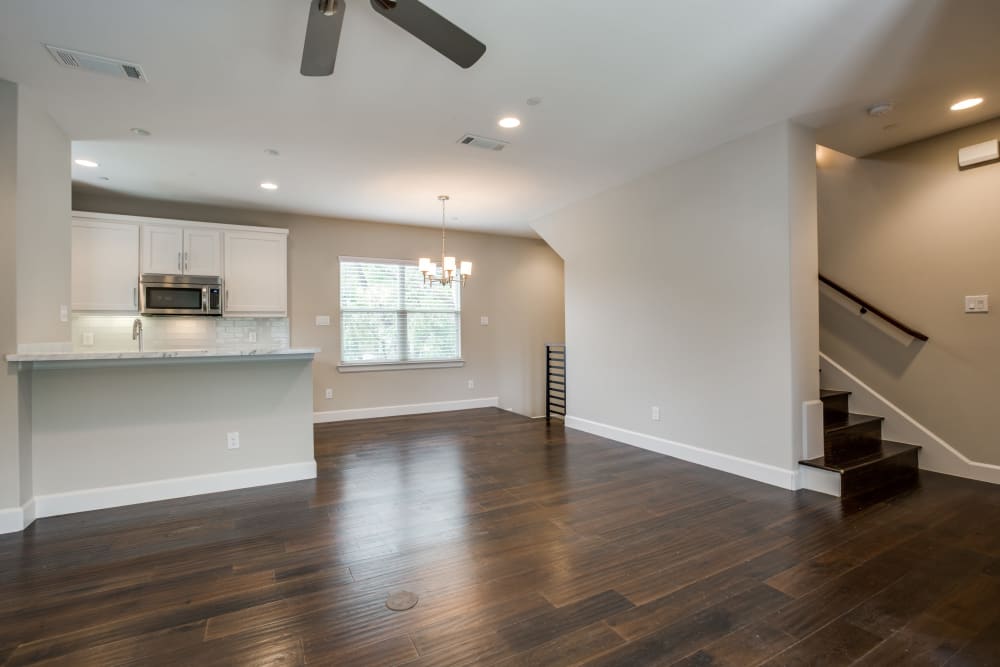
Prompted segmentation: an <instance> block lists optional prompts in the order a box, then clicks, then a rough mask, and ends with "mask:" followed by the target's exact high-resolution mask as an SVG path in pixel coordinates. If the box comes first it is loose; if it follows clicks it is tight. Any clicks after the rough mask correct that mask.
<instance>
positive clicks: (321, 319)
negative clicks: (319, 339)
mask: <svg viewBox="0 0 1000 667" xmlns="http://www.w3.org/2000/svg"><path fill="white" fill-rule="evenodd" d="M316 326H318V327H328V326H330V316H329V315H317V316H316Z"/></svg>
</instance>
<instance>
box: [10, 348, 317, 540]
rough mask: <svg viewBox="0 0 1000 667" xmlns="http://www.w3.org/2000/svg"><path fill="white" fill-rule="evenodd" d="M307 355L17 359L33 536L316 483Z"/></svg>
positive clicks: (245, 352)
mask: <svg viewBox="0 0 1000 667" xmlns="http://www.w3.org/2000/svg"><path fill="white" fill-rule="evenodd" d="M317 351H318V350H316V349H312V348H307V349H302V348H262V349H219V350H211V349H201V350H166V351H145V352H135V351H132V352H68V353H39V354H10V355H7V357H6V360H7V362H8V372H17V373H18V375H19V378H20V380H21V382H22V383H24V384H26V385H27V386H26V390H27V393H28V395H30V405H29V406H28V409H29V410H30V413H31V416H30V425H31V429H30V439H31V466H30V467H31V494H32V497H33V499H32V500H31V501H29V503H28V505H27V506H26V507H25V508H24V510H25V524H28V523H30V521H31V520H32V519H33V518H34V517H43V516H53V515H58V514H67V513H71V512H81V511H86V510H92V509H100V508H106V507H116V506H120V505H130V504H134V503H141V502H149V501H153V500H162V499H166V498H177V497H182V496H192V495H197V494H202V493H211V492H216V491H226V490H231V489H238V488H246V487H252V486H259V485H263V484H273V483H278V482H289V481H294V480H304V479H311V478H314V477H315V476H316V463H315V459H314V456H313V435H312V422H313V419H312V413H313V407H312V360H313V357H314V355H315V353H316V352H317Z"/></svg>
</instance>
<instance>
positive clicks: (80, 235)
mask: <svg viewBox="0 0 1000 667" xmlns="http://www.w3.org/2000/svg"><path fill="white" fill-rule="evenodd" d="M72 243H73V249H72V285H71V292H72V300H73V310H79V311H95V310H99V311H121V312H129V313H135V312H138V310H139V227H138V226H136V225H132V224H128V223H117V222H101V221H95V220H74V221H73V242H72Z"/></svg>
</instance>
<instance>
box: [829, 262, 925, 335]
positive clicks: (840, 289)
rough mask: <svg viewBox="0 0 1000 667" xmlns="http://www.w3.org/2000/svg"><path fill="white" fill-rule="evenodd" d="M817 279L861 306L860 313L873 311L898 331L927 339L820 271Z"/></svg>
mask: <svg viewBox="0 0 1000 667" xmlns="http://www.w3.org/2000/svg"><path fill="white" fill-rule="evenodd" d="M819 281H820V282H821V283H824V284H825V285H828V286H829V287H831V288H832V289H834V290H836V291H837V292H840V293H841V294H843V295H844V296H846V297H847V298H848V299H850V300H851V301H853V302H854V303H856V304H858V305H859V306H861V314H862V315H864V314H865V313H869V312H871V313H875V314H876V315H878V316H879V317H881V318H882V319H883V320H885V321H886V322H888V323H889V324H891V325H892V326H894V327H896V328H897V329H899V330H900V331H903V332H905V333H907V334H909V335H910V336H913V337H914V338H916V339H917V340H920V341H926V340H929V339H928V338H927V334H924V333H921V332H919V331H917V330H916V329H914V328H913V327H910V326H907V325H905V324H903V323H902V322H900V321H899V320H897V319H896V318H895V317H893V316H892V315H889V314H888V313H886V312H885V311H884V310H881V309H879V308H876V307H875V306H873V305H871V304H870V303H868V302H867V301H865V300H864V299H862V298H861V297H859V296H858V295H857V294H855V293H854V292H851V291H850V290H848V289H846V288H844V287H841V286H840V285H838V284H837V283H835V282H833V281H832V280H830V279H829V278H827V277H826V276H824V275H823V274H822V273H821V274H819Z"/></svg>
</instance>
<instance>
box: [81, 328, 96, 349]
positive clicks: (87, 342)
mask: <svg viewBox="0 0 1000 667" xmlns="http://www.w3.org/2000/svg"><path fill="white" fill-rule="evenodd" d="M83 345H84V347H93V345H94V332H93V331H84V332H83Z"/></svg>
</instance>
